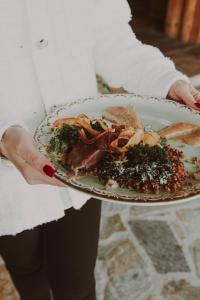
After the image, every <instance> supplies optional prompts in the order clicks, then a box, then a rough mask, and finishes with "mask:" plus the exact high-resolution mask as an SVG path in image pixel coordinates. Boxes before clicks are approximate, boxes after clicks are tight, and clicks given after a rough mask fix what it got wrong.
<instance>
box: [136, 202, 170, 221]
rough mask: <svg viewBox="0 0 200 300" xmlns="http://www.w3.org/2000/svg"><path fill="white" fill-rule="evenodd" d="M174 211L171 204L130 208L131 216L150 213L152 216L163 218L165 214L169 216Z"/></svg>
mask: <svg viewBox="0 0 200 300" xmlns="http://www.w3.org/2000/svg"><path fill="white" fill-rule="evenodd" d="M171 211H172V208H171V206H168V205H166V206H152V207H142V206H141V207H140V206H138V207H136V206H135V207H134V206H132V207H131V208H130V217H131V218H134V217H138V216H143V215H150V216H155V215H156V216H160V217H161V218H162V217H164V216H168V215H169V214H170V213H171Z"/></svg>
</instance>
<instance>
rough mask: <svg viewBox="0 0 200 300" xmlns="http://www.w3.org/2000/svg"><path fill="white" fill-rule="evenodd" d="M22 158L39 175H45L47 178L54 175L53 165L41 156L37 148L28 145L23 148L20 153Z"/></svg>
mask: <svg viewBox="0 0 200 300" xmlns="http://www.w3.org/2000/svg"><path fill="white" fill-rule="evenodd" d="M20 156H21V158H23V159H24V160H25V161H26V162H27V163H28V164H29V165H30V166H31V167H32V168H34V169H36V170H38V171H39V172H40V173H41V174H46V175H48V176H49V177H53V176H54V175H55V168H54V166H53V164H52V163H51V162H50V160H48V159H47V158H46V157H45V156H44V155H42V154H41V153H40V152H39V151H38V150H37V148H35V146H33V145H29V146H26V147H24V148H23V150H22V151H21V152H20Z"/></svg>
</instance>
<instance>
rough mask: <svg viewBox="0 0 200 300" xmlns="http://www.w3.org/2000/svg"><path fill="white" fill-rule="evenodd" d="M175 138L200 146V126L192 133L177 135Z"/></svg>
mask: <svg viewBox="0 0 200 300" xmlns="http://www.w3.org/2000/svg"><path fill="white" fill-rule="evenodd" d="M173 140H176V141H180V142H182V143H185V144H188V145H191V146H200V127H197V128H196V129H194V130H193V131H192V132H190V133H187V134H183V135H179V136H176V137H174V138H173Z"/></svg>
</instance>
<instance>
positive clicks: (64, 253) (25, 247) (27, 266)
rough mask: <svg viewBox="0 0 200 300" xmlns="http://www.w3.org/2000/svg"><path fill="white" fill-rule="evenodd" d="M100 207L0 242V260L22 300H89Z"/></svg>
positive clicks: (87, 207) (96, 205) (93, 203)
mask: <svg viewBox="0 0 200 300" xmlns="http://www.w3.org/2000/svg"><path fill="white" fill-rule="evenodd" d="M100 210H101V202H100V201H99V200H96V199H90V200H89V201H88V202H87V203H86V204H85V205H84V206H83V207H82V208H81V209H80V210H75V209H73V208H70V209H68V210H66V211H65V216H64V217H63V218H61V219H59V220H57V221H53V222H50V223H47V224H43V225H41V226H37V227H35V228H34V229H31V230H25V231H23V232H22V233H19V234H17V235H15V236H11V235H8V236H2V237H0V255H1V256H2V257H3V259H4V261H5V264H6V267H7V269H8V271H9V273H10V275H11V278H12V280H13V282H14V284H15V286H16V288H17V290H18V292H19V294H20V296H21V299H22V300H50V299H51V297H50V289H51V290H52V293H53V297H54V300H95V299H96V297H95V279H94V267H95V261H96V256H97V244H98V238H99V223H100ZM0 300H3V299H0Z"/></svg>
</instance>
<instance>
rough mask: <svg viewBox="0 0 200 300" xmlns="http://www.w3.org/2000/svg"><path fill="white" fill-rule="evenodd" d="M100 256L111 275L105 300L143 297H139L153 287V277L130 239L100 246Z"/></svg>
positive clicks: (130, 299)
mask: <svg viewBox="0 0 200 300" xmlns="http://www.w3.org/2000/svg"><path fill="white" fill-rule="evenodd" d="M98 257H99V259H100V260H102V261H104V262H105V264H106V266H107V272H108V276H109V281H108V284H107V287H106V289H105V298H104V300H115V299H116V300H118V299H120V300H133V299H141V298H137V297H139V295H141V294H142V293H144V292H145V291H146V290H148V289H149V288H150V287H151V285H152V282H151V280H152V278H151V276H149V275H148V273H147V268H146V266H145V264H144V261H143V259H142V258H141V256H140V255H139V254H138V252H137V250H136V248H135V246H134V244H133V243H132V242H131V241H130V240H128V239H123V240H117V241H113V242H111V243H109V245H106V246H100V248H99V256H98Z"/></svg>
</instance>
